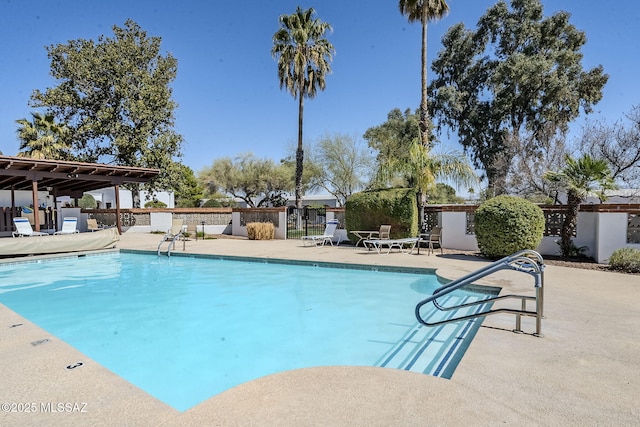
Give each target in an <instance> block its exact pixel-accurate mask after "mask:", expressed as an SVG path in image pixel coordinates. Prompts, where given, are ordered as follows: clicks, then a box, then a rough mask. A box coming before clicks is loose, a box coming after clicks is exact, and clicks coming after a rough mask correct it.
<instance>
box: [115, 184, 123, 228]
mask: <svg viewBox="0 0 640 427" xmlns="http://www.w3.org/2000/svg"><path fill="white" fill-rule="evenodd" d="M115 190H116V224H117V225H118V233H119V234H122V224H120V186H119V185H118V184H116V185H115Z"/></svg>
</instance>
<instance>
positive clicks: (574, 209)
mask: <svg viewBox="0 0 640 427" xmlns="http://www.w3.org/2000/svg"><path fill="white" fill-rule="evenodd" d="M581 201H582V200H581V199H580V198H579V197H578V196H576V194H575V193H574V192H573V191H569V194H567V211H566V214H565V217H564V221H563V222H562V230H561V231H560V254H561V255H562V257H568V256H570V255H571V246H572V245H573V242H572V237H573V230H575V229H576V224H577V222H578V209H579V208H580V202H581Z"/></svg>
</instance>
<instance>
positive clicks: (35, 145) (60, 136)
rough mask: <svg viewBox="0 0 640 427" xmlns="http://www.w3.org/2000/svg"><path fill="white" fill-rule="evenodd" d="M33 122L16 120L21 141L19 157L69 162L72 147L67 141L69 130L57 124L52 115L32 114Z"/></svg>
mask: <svg viewBox="0 0 640 427" xmlns="http://www.w3.org/2000/svg"><path fill="white" fill-rule="evenodd" d="M31 116H32V121H29V120H27V119H20V120H16V123H18V124H19V125H20V127H19V128H18V130H17V133H18V139H19V140H20V152H18V157H30V158H32V159H53V160H67V159H69V157H70V153H69V151H70V149H71V146H70V145H69V143H68V142H66V141H65V137H66V136H67V134H68V132H69V130H68V128H67V127H66V126H65V125H60V124H57V123H56V122H55V120H54V117H53V115H52V114H45V115H42V114H40V113H31Z"/></svg>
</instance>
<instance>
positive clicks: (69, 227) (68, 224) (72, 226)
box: [53, 216, 79, 234]
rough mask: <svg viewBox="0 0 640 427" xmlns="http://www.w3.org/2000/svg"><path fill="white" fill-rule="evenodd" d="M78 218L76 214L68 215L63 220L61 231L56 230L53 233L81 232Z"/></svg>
mask: <svg viewBox="0 0 640 427" xmlns="http://www.w3.org/2000/svg"><path fill="white" fill-rule="evenodd" d="M77 225H78V218H76V217H75V216H67V217H64V219H63V220H62V229H61V230H60V231H56V232H55V233H53V234H73V233H79V231H78V228H77Z"/></svg>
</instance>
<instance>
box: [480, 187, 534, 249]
mask: <svg viewBox="0 0 640 427" xmlns="http://www.w3.org/2000/svg"><path fill="white" fill-rule="evenodd" d="M474 221H475V232H476V239H477V241H478V247H479V248H480V252H481V253H482V254H483V255H484V256H486V257H488V258H499V257H504V256H507V255H511V254H513V253H515V252H518V251H521V250H524V249H535V248H536V247H538V245H539V244H540V242H541V241H542V234H543V232H544V214H543V212H542V209H540V207H539V206H537V205H535V204H533V203H531V202H530V201H528V200H525V199H523V198H520V197H514V196H498V197H494V198H492V199H489V200H487V201H486V202H484V203H482V204H481V205H480V207H478V209H477V210H476V213H475V220H474Z"/></svg>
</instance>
